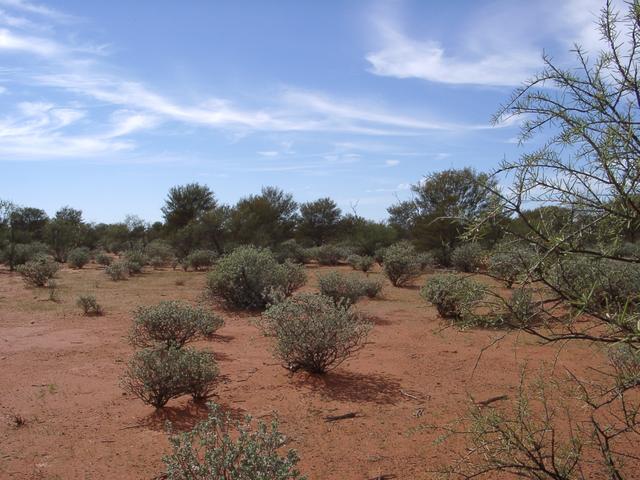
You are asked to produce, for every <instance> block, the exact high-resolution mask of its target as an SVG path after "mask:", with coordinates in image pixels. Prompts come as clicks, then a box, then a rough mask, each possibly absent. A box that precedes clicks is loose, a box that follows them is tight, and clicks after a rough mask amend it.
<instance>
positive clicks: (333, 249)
mask: <svg viewBox="0 0 640 480" xmlns="http://www.w3.org/2000/svg"><path fill="white" fill-rule="evenodd" d="M315 255H316V259H317V260H318V263H319V264H320V265H338V264H339V263H340V259H341V258H342V250H341V249H340V248H339V247H337V246H336V245H330V244H327V245H322V246H320V247H318V248H317V249H316V252H315Z"/></svg>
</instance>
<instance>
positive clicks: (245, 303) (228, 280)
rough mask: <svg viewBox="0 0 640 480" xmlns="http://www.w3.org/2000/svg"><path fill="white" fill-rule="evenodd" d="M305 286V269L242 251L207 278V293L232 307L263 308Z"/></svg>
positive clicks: (250, 249) (266, 253)
mask: <svg viewBox="0 0 640 480" xmlns="http://www.w3.org/2000/svg"><path fill="white" fill-rule="evenodd" d="M305 282H306V274H305V271H304V267H303V266H301V265H294V264H292V263H290V262H285V263H284V264H279V263H278V262H277V261H276V259H275V258H274V257H273V254H272V253H271V252H270V251H269V250H266V249H259V248H255V247H251V246H244V247H239V248H237V249H236V250H234V251H233V252H232V253H230V254H229V255H227V256H225V257H223V258H222V259H221V260H220V261H219V262H218V265H217V266H216V268H215V269H214V270H213V271H212V272H210V273H209V275H208V277H207V287H206V290H207V293H208V294H209V296H211V297H212V298H215V299H220V300H222V301H224V302H225V303H226V304H227V305H228V306H230V307H236V308H245V309H261V308H264V307H265V306H266V305H267V304H268V303H270V300H271V298H272V296H273V295H274V294H278V295H282V296H284V297H287V296H289V295H291V294H292V293H293V292H294V291H295V290H296V289H298V288H300V287H301V286H302V285H304V283H305Z"/></svg>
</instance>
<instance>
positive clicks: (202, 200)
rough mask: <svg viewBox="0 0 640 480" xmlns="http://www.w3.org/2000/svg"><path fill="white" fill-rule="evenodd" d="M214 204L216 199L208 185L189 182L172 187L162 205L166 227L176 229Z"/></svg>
mask: <svg viewBox="0 0 640 480" xmlns="http://www.w3.org/2000/svg"><path fill="white" fill-rule="evenodd" d="M215 206H216V199H215V196H214V195H213V192H212V191H211V190H210V189H209V187H207V186H205V185H200V184H198V183H189V184H187V185H180V186H177V187H172V188H171V189H170V190H169V194H168V195H167V199H166V200H165V205H164V207H162V214H163V215H164V219H165V222H166V224H167V227H169V229H170V230H177V229H180V228H182V227H185V226H187V225H188V224H189V223H191V222H193V221H195V220H198V219H199V218H200V217H201V216H202V215H204V214H205V213H206V212H208V211H209V210H211V209H213V208H214V207H215Z"/></svg>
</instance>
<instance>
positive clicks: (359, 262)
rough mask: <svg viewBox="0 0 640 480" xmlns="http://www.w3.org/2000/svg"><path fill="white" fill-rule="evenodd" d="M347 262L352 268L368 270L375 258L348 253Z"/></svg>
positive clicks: (362, 270)
mask: <svg viewBox="0 0 640 480" xmlns="http://www.w3.org/2000/svg"><path fill="white" fill-rule="evenodd" d="M347 263H348V264H349V265H351V267H352V268H353V269H354V270H360V271H361V272H368V271H369V270H371V267H373V264H374V263H375V260H374V259H373V257H369V256H366V255H365V256H362V255H349V257H348V258H347Z"/></svg>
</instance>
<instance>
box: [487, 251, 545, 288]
mask: <svg viewBox="0 0 640 480" xmlns="http://www.w3.org/2000/svg"><path fill="white" fill-rule="evenodd" d="M534 259H535V255H534V253H533V252H532V251H531V250H529V249H527V248H524V247H511V248H506V249H499V250H497V251H496V252H494V253H493V254H492V255H491V256H490V257H489V266H488V270H489V274H490V275H492V276H494V277H496V278H498V279H500V280H502V281H503V282H505V284H506V285H507V287H508V288H511V287H512V286H513V284H514V283H516V282H517V281H519V280H520V279H523V278H524V277H525V276H526V274H527V272H528V271H529V269H530V268H531V267H532V266H533V264H534V261H535V260H534Z"/></svg>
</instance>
